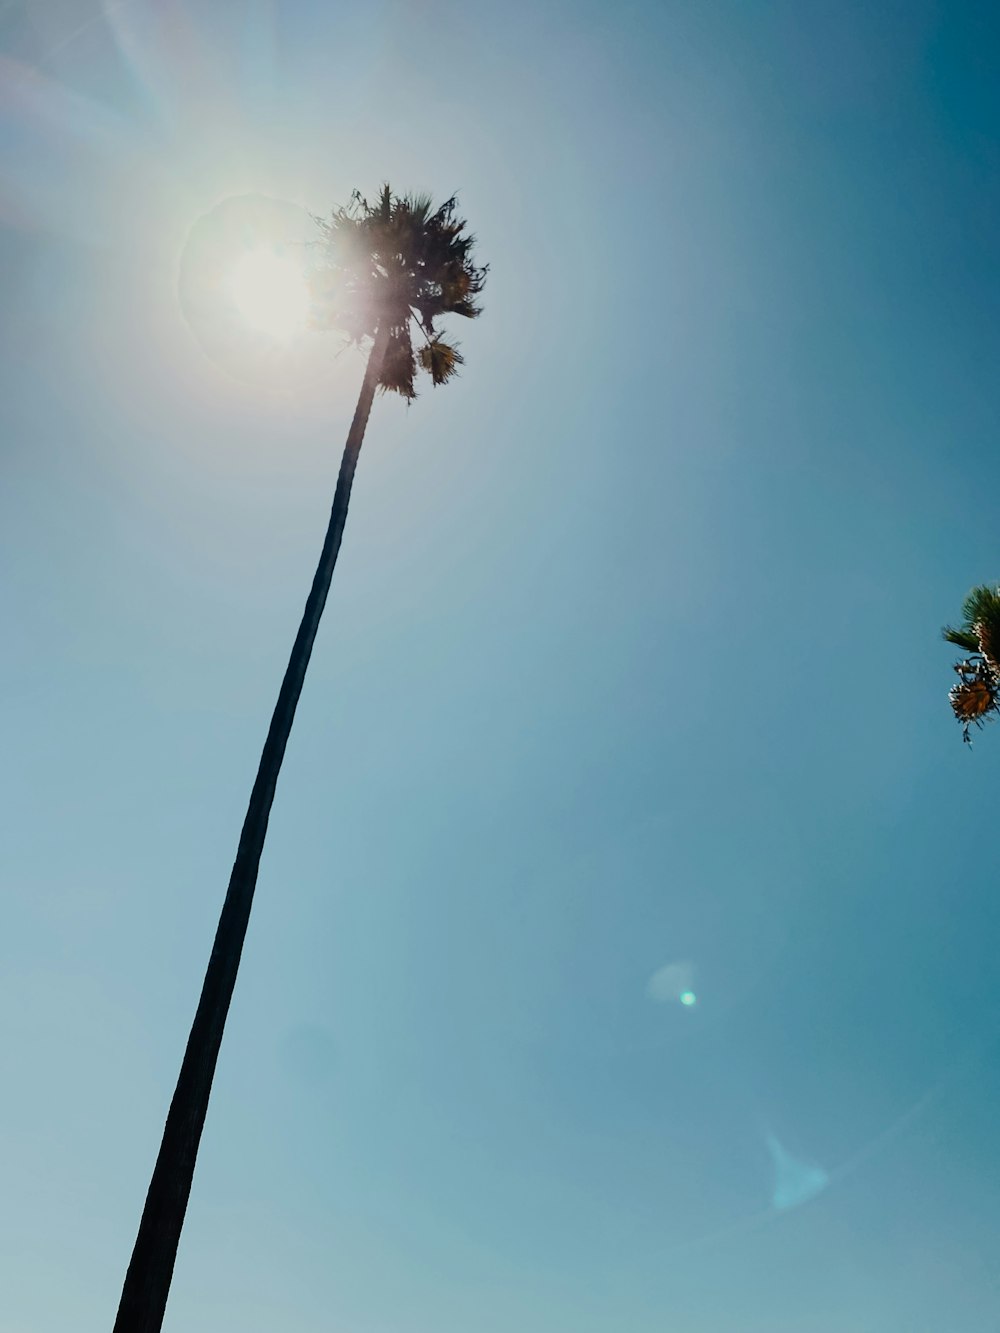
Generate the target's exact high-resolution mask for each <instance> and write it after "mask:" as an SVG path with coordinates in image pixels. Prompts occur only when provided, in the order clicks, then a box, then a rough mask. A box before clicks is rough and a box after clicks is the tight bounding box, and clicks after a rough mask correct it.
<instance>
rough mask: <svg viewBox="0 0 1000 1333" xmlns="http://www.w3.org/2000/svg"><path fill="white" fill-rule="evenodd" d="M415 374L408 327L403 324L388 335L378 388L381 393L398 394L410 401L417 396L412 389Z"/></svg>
mask: <svg viewBox="0 0 1000 1333" xmlns="http://www.w3.org/2000/svg"><path fill="white" fill-rule="evenodd" d="M416 373H417V363H416V359H415V357H414V355H413V342H412V340H411V338H410V330H409V326H408V325H406V324H403V325H401V326H400V327H398V328H395V329H393V330H392V331H391V332H390V334H389V345H388V347H387V348H386V352H385V360H384V361H383V362H382V373H381V374H380V375H379V381H378V382H379V388H380V389H381V390H382V392H383V393H398V394H399V396H400V397H401V398H405V399H407V401H411V400H412V399H414V398H416V396H417V393H416V390H415V389H414V387H413V379H414V376H415V375H416Z"/></svg>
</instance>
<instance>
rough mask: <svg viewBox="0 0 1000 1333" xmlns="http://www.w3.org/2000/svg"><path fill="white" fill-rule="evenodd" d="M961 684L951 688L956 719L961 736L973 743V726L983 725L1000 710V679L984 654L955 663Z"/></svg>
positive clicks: (949, 697) (950, 692)
mask: <svg viewBox="0 0 1000 1333" xmlns="http://www.w3.org/2000/svg"><path fill="white" fill-rule="evenodd" d="M955 671H956V672H957V673H958V676H959V683H958V684H957V685H953V686H952V687H951V689H950V690H949V691H948V701H949V703H950V704H951V709H952V712H953V713H954V714H955V718H956V720H957V721H958V722H961V724H962V739H963V740H964V741H966V742H969V743H971V739H972V738H971V736H970V735H969V728H970V726H976V727H981V726H982V725H983V722H984V721H985V719H986V718H987V717H988V716H989V715H990V714H991V713H996V712H998V711H1000V706H998V696H1000V678H998V676H997V673H996V672H995V671H994V670H993V668H992V667H991V666H990V664H989V663H988V662H987V661H986V660H985V659H984V658H982V657H978V658H970V659H968V660H967V661H965V662H956V663H955Z"/></svg>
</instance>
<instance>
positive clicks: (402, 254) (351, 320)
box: [313, 185, 486, 399]
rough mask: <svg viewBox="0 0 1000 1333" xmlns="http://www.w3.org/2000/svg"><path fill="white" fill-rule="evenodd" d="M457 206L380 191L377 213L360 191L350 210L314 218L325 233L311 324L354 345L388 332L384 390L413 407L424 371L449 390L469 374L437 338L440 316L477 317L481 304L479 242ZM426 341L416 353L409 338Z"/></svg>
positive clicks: (449, 201) (380, 380)
mask: <svg viewBox="0 0 1000 1333" xmlns="http://www.w3.org/2000/svg"><path fill="white" fill-rule="evenodd" d="M455 207H456V200H455V198H454V196H452V198H450V199H447V200H446V201H445V202H444V203H443V204H441V205H440V207H439V208H437V209H433V206H432V203H431V200H430V198H429V197H428V196H426V195H393V193H392V191H391V189H390V188H389V186H388V185H385V186H383V188H382V191H381V193H380V195H379V197H378V201H377V202H376V203H375V204H369V203H368V201H367V199H365V198H364V197H363V196H362V195H360V194H358V193H357V191H355V193H354V195H353V196H352V198H351V202H350V204H349V205H348V206H347V207H346V208H338V209H336V210H335V211H334V212H333V214H332V216H331V217H330V218H329V219H324V218H317V219H316V221H317V223H318V224H319V226H320V228H321V229H322V231H323V242H322V243H321V250H320V258H319V261H318V263H317V265H316V267H315V270H314V275H313V291H314V297H315V305H314V311H313V322H314V324H315V325H316V327H318V328H323V329H340V330H343V331H344V332H345V333H346V334H347V336H348V337H349V338H350V339H351V340H352V341H353V342H357V343H360V342H362V341H363V340H364V339H365V338H371V339H374V338H375V336H376V333H377V332H378V330H379V329H380V328H384V329H387V330H388V344H387V346H386V351H385V358H384V360H383V362H382V366H381V370H380V372H379V378H378V383H379V386H380V388H382V389H383V390H384V391H391V392H393V393H398V394H401V395H402V397H404V398H406V399H412V398H415V397H416V390H415V389H414V383H413V382H414V378H415V376H416V372H417V365H418V363H419V365H420V367H421V368H422V369H423V370H425V371H426V372H427V373H428V374H429V375H430V377H431V380H432V381H433V383H434V384H444V383H446V382H447V381H448V380H449V379H451V377H452V376H453V375H454V374H455V373H456V372H457V370H458V367H459V366H460V365H461V364H462V355H461V353H460V352H459V350H458V347H457V346H456V345H455V344H454V343H450V342H446V341H445V340H444V338H442V337H441V335H440V333H439V332H438V331H437V327H436V321H437V320H438V319H439V318H440V317H441V316H442V315H449V314H452V315H464V316H465V317H466V318H468V319H473V318H475V316H476V315H478V314H479V306H478V305H477V304H476V303H475V299H474V298H475V297H476V296H478V294H479V293H480V292H481V291H482V289H483V286H484V284H485V281H486V267H485V266H483V267H478V266H477V265H475V264H474V263H473V262H472V248H473V245H474V243H475V237H474V236H472V235H470V234H468V233H467V232H466V230H465V228H466V224H465V222H464V221H462V220H461V219H460V218H456V216H455ZM414 325H416V329H417V334H418V337H421V338H422V339H423V342H422V343H421V345H420V346H419V348H418V349H417V350H416V352H415V351H414V347H413V337H412V332H411V330H412V328H413V326H414Z"/></svg>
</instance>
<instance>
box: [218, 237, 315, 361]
mask: <svg viewBox="0 0 1000 1333" xmlns="http://www.w3.org/2000/svg"><path fill="white" fill-rule="evenodd" d="M230 290H231V292H232V296H233V300H234V302H235V303H236V308H237V310H239V312H240V314H241V315H242V316H243V318H244V319H245V320H246V322H247V323H248V324H249V325H250V326H251V327H252V328H253V329H256V331H257V332H258V333H263V334H266V335H267V336H268V337H270V338H274V339H276V340H279V341H281V340H284V339H287V338H291V337H292V336H293V335H294V334H296V333H298V332H299V331H300V330H301V329H302V328H303V327H304V326H305V322H306V314H307V311H308V306H309V295H308V292H307V289H306V281H305V278H304V276H303V273H302V270H301V268H300V267H299V265H298V264H296V263H295V261H294V260H293V259H288V258H285V257H282V256H280V255H276V254H275V253H274V252H273V251H272V250H267V249H261V250H250V251H249V252H248V253H247V254H245V255H244V256H243V257H242V258H241V259H240V260H239V261H238V262H237V263H236V266H235V267H234V269H233V272H232V276H231V280H230Z"/></svg>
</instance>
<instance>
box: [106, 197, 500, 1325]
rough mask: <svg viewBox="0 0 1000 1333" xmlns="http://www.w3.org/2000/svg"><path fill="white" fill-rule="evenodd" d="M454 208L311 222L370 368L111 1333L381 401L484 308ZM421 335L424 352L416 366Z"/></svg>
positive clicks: (141, 1268) (220, 991)
mask: <svg viewBox="0 0 1000 1333" xmlns="http://www.w3.org/2000/svg"><path fill="white" fill-rule="evenodd" d="M455 207H456V201H455V199H454V197H453V198H451V199H448V200H446V202H445V203H443V204H441V205H440V207H438V208H434V207H433V206H432V204H431V201H430V199H428V198H427V197H425V196H414V195H394V194H393V193H392V191H391V190H390V188H389V186H388V185H386V186H384V187H383V189H382V191H381V193H380V195H379V197H378V200H377V202H376V203H375V204H373V205H370V204H369V203H368V202H367V200H365V199H364V198H362V196H361V195H359V194H358V193H357V192H355V194H354V195H353V196H352V198H351V201H350V204H349V205H348V206H347V207H346V208H338V209H336V210H335V211H334V212H333V214H332V216H331V217H330V218H329V219H327V220H323V219H319V218H317V219H316V222H317V223H318V225H319V227H320V230H321V239H320V241H319V242H318V244H317V247H316V249H317V252H318V259H317V262H316V263H315V264H314V265H313V275H312V281H313V290H314V296H315V309H314V318H313V323H314V325H315V326H316V327H317V328H320V329H324V328H339V329H342V330H344V331H346V333H347V334H348V336H349V338H350V339H351V340H352V341H354V342H356V343H358V344H361V343H365V344H370V348H369V352H368V362H367V366H366V368H365V374H364V380H363V382H362V385H361V393H360V395H359V398H358V405H357V407H356V409H355V412H354V419H353V420H352V422H351V427H350V430H349V431H348V434H347V444H346V446H345V448H344V456H343V460H342V462H341V465H340V474H339V476H338V478H337V488H336V492H335V494H334V498H333V509H332V512H331V515H330V524H329V527H328V528H327V533H326V540H325V541H324V543H323V549H322V552H321V554H320V558H319V565H318V567H317V569H316V574H315V576H314V578H313V582H312V588H311V589H310V592H309V596H308V598H307V600H306V606H305V612H304V613H303V616H302V623H301V624H300V626H299V631H298V634H297V635H296V636H295V642H294V644H293V646H292V653H291V657H290V658H289V662H288V667H287V669H286V671H285V676H284V679H283V681H282V683H281V689H280V691H279V693H278V702H277V704H276V706H275V709H274V714H273V716H272V718H271V725H270V727H269V729H268V733H267V739H266V740H265V742H264V750H263V753H262V755H261V759H260V766H259V768H258V770H257V777H256V780H255V782H254V785H253V790H252V792H251V794H250V803H249V806H248V808H247V813H246V818H245V820H244V822H243V831H242V833H241V834H240V841H239V847H238V850H237V853H236V861H235V864H234V865H233V871H232V875H231V877H230V880H229V889H228V892H227V893H226V898H225V902H224V904H223V907H222V914H221V916H220V918H219V925H218V928H217V930H216V934H215V942H214V944H213V946H212V953H211V957H210V959H209V963H208V969H207V971H206V973H205V981H204V984H203V986H202V991H201V998H200V1000H199V1002H198V1008H197V1011H196V1013H195V1018H194V1023H193V1025H192V1028H191V1033H190V1036H189V1037H188V1043H187V1048H186V1050H185V1052H184V1059H183V1062H182V1064H181V1071H180V1075H179V1077H178V1080H177V1087H176V1089H175V1091H174V1095H173V1100H172V1101H171V1103H170V1110H169V1112H168V1114H167V1121H166V1126H165V1128H164V1131H163V1140H162V1142H161V1144H160V1151H159V1155H158V1156H157V1159H156V1166H155V1167H154V1170H153V1176H152V1180H151V1182H150V1185H149V1191H148V1193H147V1195H146V1203H145V1207H144V1208H143V1213H142V1219H141V1221H140V1223H139V1233H138V1236H137V1239H136V1242H135V1248H134V1250H133V1252H132V1259H131V1262H130V1263H129V1267H128V1272H127V1274H126V1277H125V1284H124V1289H123V1291H122V1297H121V1303H120V1305H119V1308H118V1317H117V1319H116V1320H115V1326H114V1333H159V1330H160V1328H161V1325H162V1322H163V1313H164V1309H165V1308H166V1303H167V1293H168V1291H169V1289H170V1280H171V1276H172V1274H173V1268H174V1260H175V1258H176V1254H177V1245H178V1241H179V1240H180V1234H181V1227H182V1226H183V1223H184V1213H185V1211H186V1209H187V1202H188V1196H189V1194H190V1192H191V1181H192V1178H193V1176H194V1167H195V1159H196V1157H197V1153H198V1144H199V1141H200V1139H201V1132H202V1128H203V1126H204V1123H205V1115H206V1112H207V1110H208V1099H209V1094H210V1092H211V1089H212V1079H213V1076H214V1074H215V1066H216V1061H217V1059H218V1055H219V1047H220V1045H221V1042H222V1033H223V1029H224V1027H225V1023H226V1015H227V1014H228V1012H229V1004H230V1001H231V999H232V995H233V988H234V986H235V984H236V973H237V970H238V968H239V963H240V954H241V953H242V950H243V941H244V939H245V937H246V931H247V924H248V922H249V919H250V907H251V904H252V902H253V894H254V888H255V886H256V883H257V870H258V867H259V865H260V857H261V852H262V850H263V847H264V837H265V834H266V833H267V823H268V818H269V816H270V813H271V805H272V802H273V800H274V791H275V786H276V784H277V781H278V773H279V771H280V769H281V761H282V758H283V756H284V753H285V746H286V744H287V742H288V736H289V733H290V731H291V728H292V720H293V718H294V717H295V708H296V705H297V704H298V701H299V695H300V694H301V692H302V682H303V680H304V678H305V674H306V667H307V666H308V665H309V657H310V654H311V652H312V647H313V642H314V641H315V638H316V631H317V628H318V627H319V622H320V617H321V616H322V614H323V607H324V605H325V603H326V598H327V593H328V592H329V589H330V580H331V577H332V575H333V569H334V565H335V564H336V562H337V553H338V551H339V550H340V542H341V538H342V536H343V532H344V523H345V520H346V518H347V506H348V501H349V500H350V495H351V485H352V482H353V480H354V473H355V469H356V468H357V464H358V455H359V454H360V451H361V443H362V440H363V438H364V433H365V427H366V426H367V424H368V416H369V413H370V412H371V407H372V402H373V400H374V397H375V391H376V389H381V390H383V391H384V392H393V393H398V394H400V395H402V397H404V398H405V399H407V400H410V399H412V398H413V397H414V396H415V393H414V376H415V373H416V369H417V362H418V361H419V364H420V366H421V367H422V368H423V369H424V370H425V371H427V373H428V374H429V375H430V377H431V380H432V381H433V383H434V384H435V385H437V384H445V383H447V381H448V380H450V379H451V378H452V376H453V375H454V374H455V373H456V371H457V368H458V366H460V365H461V364H462V357H461V355H460V353H459V351H458V348H457V347H455V346H454V345H453V344H451V343H448V342H446V341H445V340H444V339H443V338H442V337H441V335H440V334H439V333H438V331H437V328H436V321H437V319H438V318H439V317H440V316H442V315H447V314H456V315H465V316H467V317H469V318H472V317H474V316H476V315H478V314H479V307H478V306H477V305H476V303H475V297H476V296H477V295H478V294H479V292H481V291H482V289H483V286H484V283H485V281H486V268H485V267H477V266H476V265H475V264H474V263H473V261H472V248H473V244H474V238H473V237H472V236H471V235H470V234H468V233H467V232H466V223H465V222H464V221H462V220H461V219H460V218H458V217H456V215H455ZM414 326H416V328H417V330H418V331H419V335H420V336H421V337H422V339H423V341H422V344H421V345H420V347H419V351H418V352H417V353H416V354H415V353H414V349H413V342H412V330H413V328H414Z"/></svg>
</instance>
